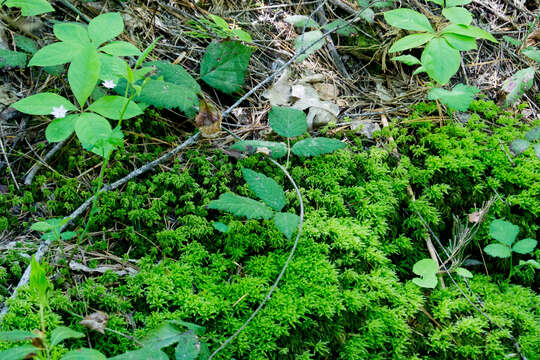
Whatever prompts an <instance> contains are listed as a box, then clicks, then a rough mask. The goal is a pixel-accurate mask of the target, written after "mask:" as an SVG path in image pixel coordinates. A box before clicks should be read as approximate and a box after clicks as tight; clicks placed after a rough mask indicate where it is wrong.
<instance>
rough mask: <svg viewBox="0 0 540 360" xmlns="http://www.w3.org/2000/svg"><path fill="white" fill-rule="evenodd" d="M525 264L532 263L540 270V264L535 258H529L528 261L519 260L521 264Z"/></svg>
mask: <svg viewBox="0 0 540 360" xmlns="http://www.w3.org/2000/svg"><path fill="white" fill-rule="evenodd" d="M523 265H531V266H532V267H533V268H535V269H536V270H540V264H539V263H538V262H537V261H536V260H533V259H529V260H527V261H523V260H519V266H523Z"/></svg>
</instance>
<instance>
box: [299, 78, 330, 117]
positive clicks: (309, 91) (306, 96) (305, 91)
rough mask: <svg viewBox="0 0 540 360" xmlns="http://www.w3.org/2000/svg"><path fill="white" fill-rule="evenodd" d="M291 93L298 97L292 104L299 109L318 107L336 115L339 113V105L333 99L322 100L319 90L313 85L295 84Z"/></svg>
mask: <svg viewBox="0 0 540 360" xmlns="http://www.w3.org/2000/svg"><path fill="white" fill-rule="evenodd" d="M291 95H292V96H293V97H294V98H296V99H297V101H296V102H295V103H294V105H293V106H292V107H293V108H295V109H298V110H305V109H308V108H310V107H317V108H320V109H323V110H326V111H328V112H329V113H331V114H333V115H334V116H338V115H339V106H338V105H337V104H335V103H333V102H331V101H321V99H320V98H319V94H318V93H317V90H315V88H314V87H313V86H311V85H293V87H292V91H291Z"/></svg>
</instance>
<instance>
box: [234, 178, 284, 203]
mask: <svg viewBox="0 0 540 360" xmlns="http://www.w3.org/2000/svg"><path fill="white" fill-rule="evenodd" d="M242 174H243V175H244V180H246V183H247V184H248V186H249V189H250V190H251V191H253V192H254V193H255V195H257V197H258V198H259V199H261V200H262V201H264V203H265V204H266V205H268V206H270V207H271V208H272V209H274V210H276V211H281V209H283V207H284V206H285V202H286V200H285V193H284V192H283V188H282V187H281V186H280V185H279V184H278V183H277V182H276V181H275V180H274V179H272V178H269V177H268V176H266V175H264V174H261V173H258V172H256V171H253V170H250V169H246V168H243V169H242Z"/></svg>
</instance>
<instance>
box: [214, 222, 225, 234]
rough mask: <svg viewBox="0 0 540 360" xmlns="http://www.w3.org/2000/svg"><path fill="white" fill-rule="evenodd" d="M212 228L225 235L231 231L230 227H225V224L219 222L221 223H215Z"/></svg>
mask: <svg viewBox="0 0 540 360" xmlns="http://www.w3.org/2000/svg"><path fill="white" fill-rule="evenodd" d="M212 226H213V227H214V229H216V230H217V231H219V232H221V233H224V234H226V233H227V232H228V231H229V227H228V226H227V225H225V224H224V223H222V222H219V221H214V222H213V223H212Z"/></svg>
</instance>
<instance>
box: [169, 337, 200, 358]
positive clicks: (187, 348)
mask: <svg viewBox="0 0 540 360" xmlns="http://www.w3.org/2000/svg"><path fill="white" fill-rule="evenodd" d="M200 350H201V346H200V342H199V339H198V338H197V335H195V333H194V332H193V331H191V330H188V331H186V332H185V333H183V334H182V335H180V338H179V339H178V345H176V348H175V349H174V357H175V359H176V360H195V359H197V356H199V352H200Z"/></svg>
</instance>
